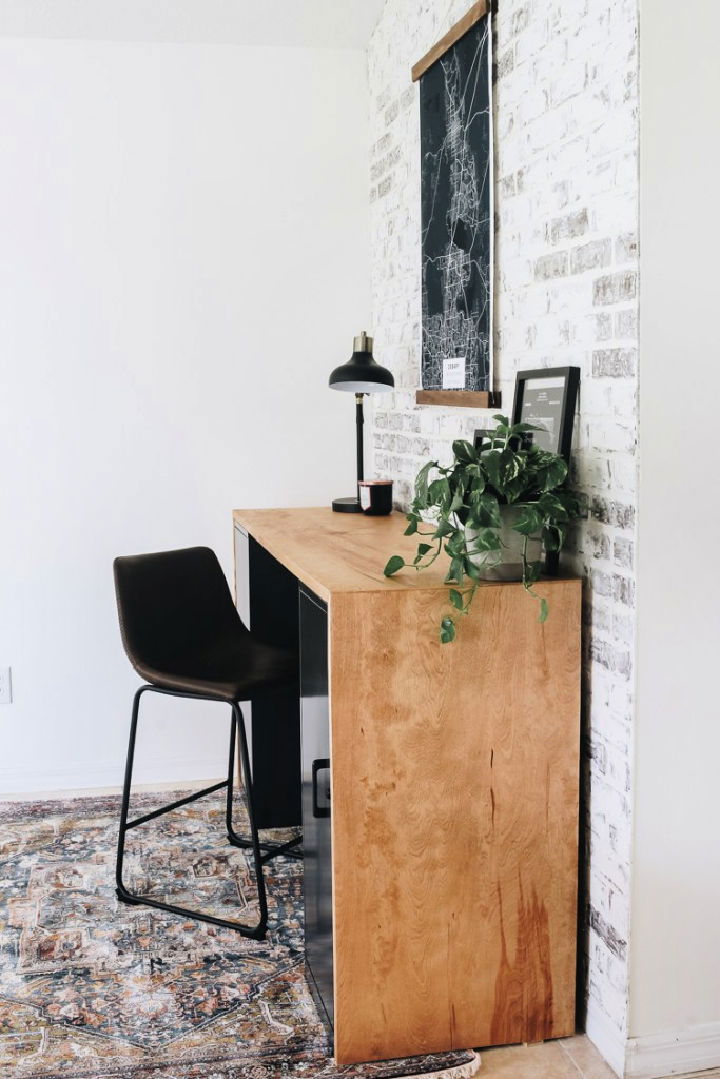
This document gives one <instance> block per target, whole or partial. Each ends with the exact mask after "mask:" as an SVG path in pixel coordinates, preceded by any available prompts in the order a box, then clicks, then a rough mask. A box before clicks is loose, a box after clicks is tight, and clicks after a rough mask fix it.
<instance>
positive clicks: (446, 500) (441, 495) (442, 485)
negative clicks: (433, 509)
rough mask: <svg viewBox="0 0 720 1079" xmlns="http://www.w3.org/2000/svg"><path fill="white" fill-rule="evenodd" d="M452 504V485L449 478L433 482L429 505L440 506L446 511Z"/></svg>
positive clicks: (429, 494) (429, 492)
mask: <svg viewBox="0 0 720 1079" xmlns="http://www.w3.org/2000/svg"><path fill="white" fill-rule="evenodd" d="M449 504H450V484H449V483H448V481H447V478H446V477H445V476H443V477H442V478H441V479H437V480H433V481H432V483H431V484H430V486H429V487H428V505H429V506H439V507H440V508H441V509H444V508H445V507H446V506H448V505H449Z"/></svg>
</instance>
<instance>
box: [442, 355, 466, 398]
mask: <svg viewBox="0 0 720 1079" xmlns="http://www.w3.org/2000/svg"><path fill="white" fill-rule="evenodd" d="M442 384H443V389H444V390H464V389H465V357H464V356H450V357H449V358H448V359H446V360H443V379H442Z"/></svg>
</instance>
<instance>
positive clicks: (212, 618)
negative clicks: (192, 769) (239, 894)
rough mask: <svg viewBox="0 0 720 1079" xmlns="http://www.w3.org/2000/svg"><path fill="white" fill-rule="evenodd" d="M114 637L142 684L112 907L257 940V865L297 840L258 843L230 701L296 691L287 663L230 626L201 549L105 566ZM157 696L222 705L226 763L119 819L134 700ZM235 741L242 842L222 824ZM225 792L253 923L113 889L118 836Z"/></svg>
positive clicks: (260, 889)
mask: <svg viewBox="0 0 720 1079" xmlns="http://www.w3.org/2000/svg"><path fill="white" fill-rule="evenodd" d="M114 571H115V592H116V596H117V606H118V614H119V617H120V632H121V635H122V641H123V645H124V648H125V651H126V653H127V655H128V658H129V660H130V662H131V663H132V665H133V667H134V668H135V670H136V671H137V673H138V674H139V675H140V677H141V678H143V679H144V680H145V685H142V686H140V688H139V689H138V691H137V693H136V694H135V699H134V702H133V710H132V721H131V724H130V744H129V747H128V755H127V763H126V766H125V783H124V786H123V799H122V809H121V815H120V834H119V837H118V851H117V868H116V883H117V896H118V899H120V900H122V901H123V902H124V903H135V904H146V905H147V906H150V907H157V908H158V909H160V910H166V911H170V912H171V913H173V914H180V915H182V916H183V917H190V918H199V919H200V920H202V921H205V922H211V923H212V924H213V925H220V926H225V927H227V928H230V929H236V930H237V931H238V932H239V933H241V934H242V935H243V936H246V937H252V938H254V939H256V940H262V939H263V938H264V937H265V933H266V930H267V918H268V911H267V895H266V891H265V881H264V877H263V868H262V867H263V864H264V863H265V862H267V861H268V860H269V859H270V858H275V857H277V856H278V855H279V854H288V855H290V856H296V857H297V856H299V852H298V851H296V850H295V849H294V848H295V847H296V846H297V844H298V843H300V842H301V839H302V837H301V836H296V837H295V838H294V839H291V840H290V841H289V842H287V843H261V842H260V840H259V837H258V830H257V827H256V825H255V819H254V813H253V797H252V780H251V774H250V764H249V758H248V746H247V735H246V731H245V721H244V719H243V714H242V711H241V709H240V705H239V703H238V702H239V701H247V700H253V698H255V697H257V696H258V695H259V694H261V693H263V692H268V691H271V690H276V689H277V688H278V687H280V686H283V685H291V684H294V683H297V679H298V671H297V660H296V658H295V657H294V656H292V655H290V654H288V653H286V652H283V651H281V650H280V649H278V648H273V647H271V646H270V645H267V644H263V643H262V642H260V641H258V640H256V639H255V638H254V637H253V636H252V634H251V633H250V632H249V631H248V630H247V629H246V627H245V626H244V625H243V623H242V622H241V620H240V616H239V615H238V612H237V610H236V609H235V605H234V603H233V601H232V597H231V595H230V590H229V588H228V585H227V581H226V580H225V576H224V574H223V572H222V569H221V567H220V563H219V562H218V560H217V558H216V556H215V554H214V552H213V551H211V550H210V548H209V547H189V548H187V549H184V550H179V551H164V552H160V553H157V554H143V555H131V556H127V557H121V558H116V559H115V562H114ZM146 692H153V693H166V694H171V695H173V696H176V697H189V698H192V699H194V700H202V701H223V702H225V703H226V704H229V705H230V708H231V712H232V717H231V722H230V755H229V764H228V777H227V779H226V780H223V781H222V782H220V783H214V784H213V785H212V786H210V787H205V788H204V789H203V790H201V791H198V792H197V793H195V794H191V795H189V796H188V797H186V798H180V799H178V800H177V801H175V802H171V803H170V804H169V805H165V806H162V807H161V808H160V809H156V810H154V811H153V812H152V813H146V814H145V815H144V816H142V817H137V818H135V819H134V820H130V821H129V820H128V809H129V803H130V790H131V786H132V770H133V760H134V756H135V738H136V733H137V724H138V715H139V709H140V698H141V697H142V695H143V693H146ZM238 734H239V740H240V759H241V762H242V778H243V781H244V786H245V796H246V800H247V811H248V818H249V824H250V838H249V839H246V838H243V837H241V836H239V835H238V834H237V833H236V832H235V830H234V828H233V823H232V806H233V781H234V774H235V744H236V738H237V737H238ZM223 787H227V801H226V825H227V833H228V838H229V840H230V842H231V843H232V844H233V845H234V846H237V847H243V848H249V849H250V850H252V855H253V861H254V867H255V875H256V881H257V895H258V908H259V918H258V921H257V923H256V924H255V925H246V924H244V923H241V922H236V921H229V920H226V919H223V918H216V917H214V916H213V915H210V914H204V913H202V912H200V911H194V910H189V909H188V908H186V907H178V906H175V905H174V904H172V903H165V902H163V901H161V900H159V899H154V898H152V897H150V896H147V895H137V894H135V893H133V892H130V891H128V889H127V888H126V887H125V885H124V884H123V879H122V870H123V856H124V852H125V835H126V833H127V831H128V830H129V829H130V828H136V827H138V825H140V824H144V823H146V822H147V821H150V820H153V819H154V818H155V817H159V816H160V815H161V814H163V813H167V812H169V811H170V810H171V809H175V808H177V807H178V806H181V805H186V804H187V803H188V802H192V801H195V800H196V799H197V798H202V797H203V796H205V795H207V794H211V793H212V792H213V791H216V790H220V789H221V788H223Z"/></svg>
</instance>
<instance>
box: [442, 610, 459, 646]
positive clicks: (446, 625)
mask: <svg viewBox="0 0 720 1079" xmlns="http://www.w3.org/2000/svg"><path fill="white" fill-rule="evenodd" d="M454 640H455V623H454V622H453V620H452V618H450V616H449V615H446V616H445V618H443V620H442V622H441V623H440V641H441V643H442V644H450V643H451V641H454Z"/></svg>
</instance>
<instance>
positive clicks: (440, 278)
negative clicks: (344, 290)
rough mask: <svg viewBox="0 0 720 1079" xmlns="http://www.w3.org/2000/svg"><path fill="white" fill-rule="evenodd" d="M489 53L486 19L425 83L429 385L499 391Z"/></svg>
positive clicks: (425, 364)
mask: <svg viewBox="0 0 720 1079" xmlns="http://www.w3.org/2000/svg"><path fill="white" fill-rule="evenodd" d="M491 51H492V49H491V32H490V19H489V16H485V17H484V18H481V19H480V20H479V21H478V22H476V23H475V24H474V26H472V27H471V29H470V30H468V32H467V33H466V34H464V35H463V36H462V37H461V38H460V39H459V40H457V41H456V42H455V43H454V44H453V45H452V46H451V47H450V48H449V49H448V50H447V51H446V52H445V53H444V54H443V55H442V56H441V57H440V58H439V59H438V60H436V61H435V62H434V63H433V64H432V65H431V66H430V67H429V68H428V69H427V70H426V71H425V73H424V74H423V75H422V77H421V79H420V109H421V112H420V118H421V119H420V135H421V154H422V171H421V183H422V334H423V343H422V385H423V389H426V390H449V389H458V390H490V389H491V388H492V246H493V199H492V186H493V185H492V123H491V101H492V93H491V81H490V78H491Z"/></svg>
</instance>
